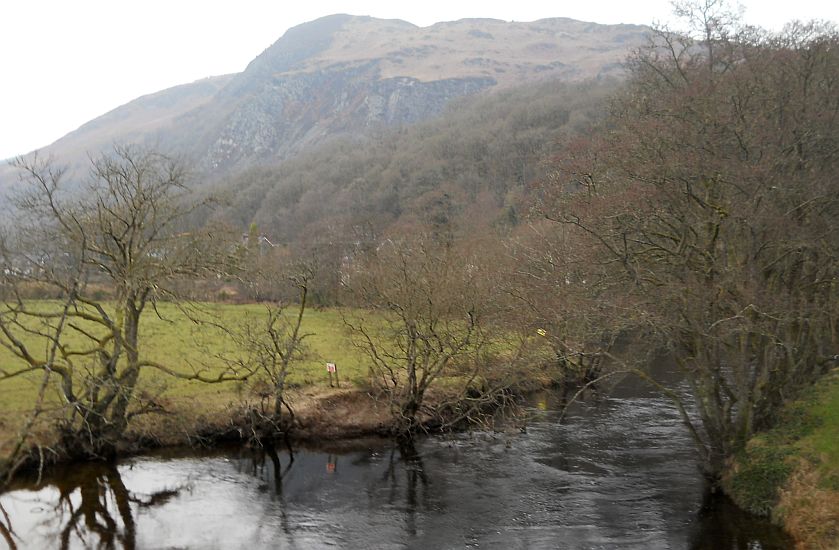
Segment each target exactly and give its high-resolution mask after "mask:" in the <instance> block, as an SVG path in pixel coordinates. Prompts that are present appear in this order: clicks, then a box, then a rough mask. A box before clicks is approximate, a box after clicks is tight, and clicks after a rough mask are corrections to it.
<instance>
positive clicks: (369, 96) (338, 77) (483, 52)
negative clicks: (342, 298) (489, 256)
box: [0, 15, 646, 178]
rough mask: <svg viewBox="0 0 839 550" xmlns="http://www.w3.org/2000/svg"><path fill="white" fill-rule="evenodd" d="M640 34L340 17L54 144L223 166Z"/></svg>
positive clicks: (430, 108) (580, 73) (389, 121)
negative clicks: (163, 154) (159, 152)
mask: <svg viewBox="0 0 839 550" xmlns="http://www.w3.org/2000/svg"><path fill="white" fill-rule="evenodd" d="M645 33H646V29H645V28H644V27H639V26H632V25H616V26H608V25H596V24H593V23H584V22H580V21H574V20H570V19H549V20H542V21H536V22H533V23H507V22H503V21H496V20H480V19H468V20H462V21H456V22H451V23H438V24H436V25H433V26H431V27H424V28H422V27H416V26H414V25H412V24H410V23H406V22H404V21H390V20H380V19H373V18H370V17H354V16H350V15H333V16H329V17H324V18H322V19H318V20H316V21H313V22H310V23H306V24H304V25H300V26H298V27H295V28H292V29H290V30H289V31H288V32H287V33H286V34H285V35H284V36H283V37H282V38H280V39H279V40H278V41H277V42H276V43H274V44H273V45H272V46H270V47H269V48H268V49H266V50H265V51H264V52H263V53H262V54H260V55H259V56H258V57H256V58H255V59H254V60H253V61H252V62H251V63H250V64H249V65H248V67H247V68H246V69H245V70H244V71H243V72H241V73H239V74H236V75H230V76H226V77H216V78H213V79H207V80H205V81H201V82H197V83H193V84H189V85H185V86H179V87H176V88H173V89H171V90H166V91H164V92H160V93H158V94H152V95H150V96H145V97H143V98H140V99H138V100H135V101H133V102H131V103H129V104H127V105H125V106H123V107H120V108H118V109H115V110H114V111H112V112H110V113H108V114H106V115H104V116H103V117H100V118H98V119H96V120H94V121H91V122H90V123H88V124H86V125H84V126H83V127H81V128H80V129H79V130H77V131H75V132H73V133H71V134H68V135H67V136H65V137H64V138H62V139H61V140H59V141H58V142H56V143H55V144H53V145H52V146H50V148H48V149H49V152H52V153H54V154H55V155H56V156H58V157H59V158H62V160H64V161H65V162H68V163H70V164H72V163H73V162H74V161H77V160H78V161H79V162H82V161H83V160H84V159H85V158H86V157H87V155H88V154H89V153H92V154H95V153H96V152H98V150H100V149H104V148H107V147H109V146H110V145H111V144H112V143H114V142H145V143H149V144H152V145H154V146H156V147H161V148H165V149H167V150H170V151H173V152H177V153H181V154H185V155H187V156H189V157H191V158H192V160H194V161H195V163H196V166H198V167H199V168H200V169H201V170H202V171H204V172H205V173H207V174H215V175H219V174H225V173H229V172H231V171H236V170H238V169H242V168H245V167H248V166H251V165H254V164H260V163H267V162H276V161H279V160H282V159H285V158H288V157H289V156H291V155H294V154H296V153H298V152H299V151H301V150H303V149H305V148H307V147H310V146H313V145H315V144H318V143H321V142H323V141H324V140H325V139H328V138H329V137H331V136H336V135H341V134H346V133H357V132H363V131H365V130H366V129H368V128H371V127H375V126H379V125H394V124H406V123H412V122H416V121H419V120H423V119H426V118H428V117H431V116H433V115H435V114H437V113H440V112H441V110H442V109H443V108H444V107H445V105H446V104H448V103H449V102H450V101H451V100H453V99H455V98H458V97H462V96H465V95H471V94H475V93H479V92H482V91H485V90H488V89H492V88H503V87H505V86H510V85H513V84H519V83H523V82H530V81H538V80H548V79H564V80H579V79H584V78H595V77H598V76H602V75H609V74H615V73H616V72H618V71H619V70H620V68H619V67H620V65H619V63H620V61H622V59H623V58H624V57H625V56H626V54H627V52H628V50H629V49H630V48H632V47H634V46H637V45H638V44H640V43H641V42H642V41H643V40H644V36H645ZM0 178H2V174H0Z"/></svg>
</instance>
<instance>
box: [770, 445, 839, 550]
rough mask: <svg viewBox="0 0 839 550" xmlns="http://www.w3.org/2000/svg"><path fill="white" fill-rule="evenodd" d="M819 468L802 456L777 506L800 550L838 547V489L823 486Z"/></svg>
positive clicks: (780, 516)
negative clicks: (802, 458)
mask: <svg viewBox="0 0 839 550" xmlns="http://www.w3.org/2000/svg"><path fill="white" fill-rule="evenodd" d="M822 485H823V484H822V483H821V476H820V474H819V470H818V468H816V467H815V466H813V465H812V464H811V463H810V462H809V461H806V460H801V461H799V463H798V465H797V466H796V468H795V470H794V472H793V473H792V475H791V476H790V477H789V480H788V481H787V483H786V485H785V486H784V488H783V489H782V490H781V492H780V496H781V498H780V502H779V504H778V507H777V509H776V513H777V515H778V516H779V519H781V520H782V521H783V524H784V527H785V528H786V530H787V531H788V532H789V534H790V535H792V536H793V538H795V540H796V548H799V549H801V550H804V549H806V550H837V549H839V491H836V490H834V489H830V488H825V487H823V486H822Z"/></svg>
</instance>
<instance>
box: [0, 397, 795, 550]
mask: <svg viewBox="0 0 839 550" xmlns="http://www.w3.org/2000/svg"><path fill="white" fill-rule="evenodd" d="M558 409H559V404H558V396H556V395H554V394H551V393H547V392H546V393H543V394H539V395H536V396H534V397H533V399H532V400H531V402H530V408H529V412H530V415H531V419H530V421H529V422H528V424H527V429H526V431H522V430H518V429H509V430H507V431H502V432H499V433H488V432H474V433H461V434H456V435H451V436H434V437H425V438H421V439H420V440H418V441H417V443H416V445H415V446H414V447H413V448H406V447H404V446H403V447H402V448H400V446H398V445H396V444H395V443H393V442H391V441H387V440H363V441H355V442H352V443H345V444H342V445H339V446H333V447H332V448H300V449H295V450H294V453H293V454H291V453H289V452H288V451H287V450H283V451H282V452H277V453H265V452H262V451H258V450H253V449H247V448H228V449H221V450H215V451H212V452H204V453H200V452H195V451H192V450H175V451H172V450H170V451H167V452H165V453H159V454H152V455H148V456H141V457H134V458H130V459H126V460H122V461H120V462H119V463H118V464H116V465H103V464H92V465H72V466H68V467H66V468H62V469H60V470H58V471H56V472H55V473H54V474H51V475H50V476H49V477H47V478H45V479H44V480H42V482H41V483H40V484H38V485H36V484H35V483H34V482H32V481H29V482H23V483H21V484H20V485H19V486H17V487H15V488H14V489H13V490H11V491H9V492H7V493H5V494H3V495H0V506H1V507H2V510H0V526H2V527H0V530H3V529H6V530H7V531H8V532H7V533H0V534H2V535H3V536H2V537H0V541H3V540H6V543H7V544H9V545H13V547H16V548H20V549H23V548H37V549H41V548H127V549H132V548H138V549H139V548H200V549H215V548H218V549H229V548H299V549H305V548H352V549H356V548H360V549H365V550H366V549H380V548H381V549H390V548H393V549H396V548H416V549H443V548H473V547H474V548H501V549H540V548H570V549H612V548H614V549H617V548H621V549H625V548H638V549H642V548H643V549H658V548H662V549H666V548H672V549H694V550H700V549H701V550H705V549H708V550H711V549H715V550H716V549H723V550H733V549H743V550H759V549H763V550H770V549H781V548H789V547H790V542H789V541H788V540H787V539H786V538H785V537H784V536H783V534H782V533H781V532H779V530H778V529H776V528H775V527H773V526H772V525H770V524H769V523H768V522H765V521H762V520H760V519H757V518H754V517H751V516H749V515H747V514H745V513H743V512H741V511H739V510H738V509H737V508H736V507H734V506H732V505H731V504H729V503H728V502H727V501H725V500H724V499H722V498H715V497H710V496H709V495H708V494H707V492H706V487H705V484H704V482H703V480H702V478H701V476H700V475H699V473H698V470H697V466H696V461H695V458H694V455H693V452H692V450H691V447H690V442H689V440H688V437H687V434H686V431H685V430H684V428H683V427H682V426H681V425H680V424H679V421H678V414H677V412H676V410H675V408H674V407H673V406H672V405H671V404H670V403H669V402H667V401H666V400H664V399H662V398H660V397H657V396H655V395H654V394H651V393H649V392H646V391H643V390H639V389H638V387H637V386H635V385H630V387H628V388H625V389H623V390H621V389H620V387H619V388H618V390H617V391H616V392H614V393H613V394H612V396H611V397H609V398H601V399H597V400H595V401H593V402H587V403H580V404H577V405H575V406H574V407H573V409H572V412H571V414H569V415H568V416H567V417H566V419H565V420H564V421H563V422H561V423H560V422H559V413H558V412H557V411H558ZM0 544H1V543H0Z"/></svg>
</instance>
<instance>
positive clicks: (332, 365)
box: [326, 363, 336, 372]
mask: <svg viewBox="0 0 839 550" xmlns="http://www.w3.org/2000/svg"><path fill="white" fill-rule="evenodd" d="M326 372H336V369H335V363H327V364H326Z"/></svg>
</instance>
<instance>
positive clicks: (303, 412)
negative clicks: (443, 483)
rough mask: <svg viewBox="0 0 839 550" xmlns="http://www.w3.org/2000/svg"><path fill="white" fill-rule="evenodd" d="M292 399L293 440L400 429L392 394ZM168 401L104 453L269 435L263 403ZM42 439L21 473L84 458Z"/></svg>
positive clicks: (339, 392)
mask: <svg viewBox="0 0 839 550" xmlns="http://www.w3.org/2000/svg"><path fill="white" fill-rule="evenodd" d="M288 399H289V401H290V403H291V406H292V409H293V411H294V422H293V427H292V428H291V429H289V430H288V435H289V438H290V440H291V441H292V442H293V443H294V444H307V445H319V444H333V445H335V444H341V442H348V441H353V440H358V439H361V438H366V437H374V438H386V437H393V436H394V434H395V433H396V431H397V426H396V423H395V421H394V418H393V415H392V411H391V408H390V404H389V402H388V401H387V399H386V398H384V397H381V398H377V397H376V396H375V395H374V394H372V393H370V392H368V391H364V390H361V389H357V388H346V389H338V388H334V389H332V388H308V389H303V390H298V391H292V392H289V395H288ZM163 404H164V409H165V411H166V412H165V413H158V414H150V415H146V416H143V417H138V418H137V419H136V420H135V421H134V422H133V423H132V424H131V426H130V428H129V430H128V431H127V432H126V433H125V435H124V437H123V438H121V439H120V441H118V442H117V444H116V448H115V449H114V452H113V454H112V455H110V456H108V457H102V459H103V460H106V459H107V460H114V459H118V458H127V457H131V456H134V455H138V454H141V453H144V452H148V451H152V450H156V449H162V448H177V447H192V448H195V447H204V448H212V447H215V446H218V445H225V444H248V443H251V444H256V443H257V442H256V440H257V439H259V438H261V437H263V436H264V432H261V431H260V430H259V429H258V427H256V426H255V425H254V423H253V421H252V419H253V417H254V413H256V414H257V415H258V413H259V412H262V410H264V409H263V407H262V404H260V403H242V402H241V401H225V400H223V399H215V400H208V399H206V398H181V399H178V400H177V401H175V400H173V401H171V402H164V403H163ZM420 420H421V429H424V430H425V431H428V432H434V431H439V427H440V419H431V418H424V419H420ZM275 435H276V437H278V438H279V437H282V436H283V434H282V433H278V434H275ZM37 441H38V444H36V445H33V446H32V448H31V449H30V451H29V453H28V456H27V458H26V461H25V463H24V464H23V466H22V467H20V468H19V469H18V472H19V473H20V474H22V475H23V474H27V473H32V472H42V471H43V470H45V469H50V468H55V467H58V466H61V465H63V464H67V463H73V462H79V461H81V462H84V461H85V460H80V459H79V458H74V457H73V456H71V454H70V453H68V452H67V451H66V450H65V449H62V447H61V444H60V443H59V436H58V434H57V433H55V432H54V431H53V432H43V431H42V432H41V433H39V434H37ZM0 466H2V464H0ZM1 488H2V487H0V489H1Z"/></svg>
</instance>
